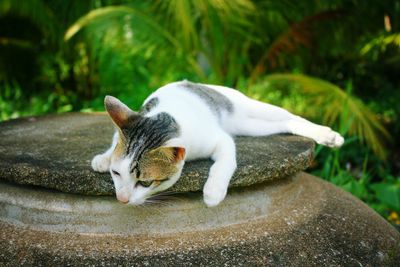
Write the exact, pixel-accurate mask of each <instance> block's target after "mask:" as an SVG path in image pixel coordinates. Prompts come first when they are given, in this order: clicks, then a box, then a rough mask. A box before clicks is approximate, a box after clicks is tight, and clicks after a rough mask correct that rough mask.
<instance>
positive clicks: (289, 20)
mask: <svg viewBox="0 0 400 267" xmlns="http://www.w3.org/2000/svg"><path fill="white" fill-rule="evenodd" d="M399 22H400V2H399V1H398V0H396V1H381V2H379V3H370V2H366V1H359V0H346V1H341V0H338V1H314V0H304V1H254V0H236V1H231V0H209V1H184V0H170V1H134V0H88V1H62V0H24V1H15V0H2V1H0V24H1V27H0V120H7V119H10V118H16V117H19V116H26V115H35V114H44V113H50V112H67V111H95V110H103V109H104V108H103V98H104V95H106V94H111V95H114V96H117V97H119V98H121V99H122V100H123V101H124V102H126V103H127V104H128V105H129V106H131V107H132V108H134V109H137V108H139V106H140V105H141V103H142V102H143V100H144V99H145V98H146V97H147V96H148V95H149V94H150V93H151V92H152V91H153V90H155V89H156V88H157V87H159V86H161V85H163V84H165V83H167V82H171V81H176V80H180V79H189V80H193V81H195V82H197V81H198V82H203V83H217V84H223V85H227V86H232V87H237V88H239V89H241V90H242V91H243V92H245V93H246V94H248V95H250V96H252V97H255V98H257V99H260V100H264V101H268V102H270V103H272V104H275V105H279V106H283V107H284V108H287V109H289V110H291V111H293V112H294V113H297V114H299V115H302V116H304V117H307V118H309V119H312V120H313V121H315V122H319V123H323V124H326V125H329V126H331V127H332V128H334V129H335V130H338V131H339V132H341V133H342V134H343V135H345V137H346V143H345V145H344V147H343V148H341V149H340V150H331V149H326V148H322V147H318V148H317V157H316V159H315V167H314V168H313V169H311V171H312V172H313V173H314V174H316V175H318V176H320V177H323V178H325V179H327V180H329V181H331V182H333V183H335V184H337V185H338V186H341V187H342V188H344V189H345V190H348V191H349V192H351V193H353V194H354V195H356V196H357V197H359V198H361V199H362V200H364V201H366V202H367V203H368V204H369V205H371V206H372V207H373V208H375V209H376V210H377V211H378V212H380V213H381V214H382V215H384V216H387V215H388V214H390V218H392V219H390V218H389V219H390V220H391V221H392V222H395V223H396V222H397V220H398V218H397V219H396V218H395V217H396V216H398V214H400V209H399V205H398V199H399V197H398V196H399V195H398V194H399V189H398V188H399V179H400V153H399V151H400V149H399V148H400V141H399V140H397V138H396V137H397V136H400V116H399V114H400V105H398V98H399V97H400V90H399V88H400V81H399V78H398V77H399V76H398V74H399V73H400V60H399V59H400V45H399V43H400V42H399V34H400V28H399V25H400V24H399ZM287 73H290V74H287ZM341 88H343V89H341ZM389 133H390V136H392V137H394V138H393V140H391V138H390V136H389ZM365 144H366V145H365ZM389 144H390V146H389ZM385 159H390V161H389V160H385ZM398 221H399V222H398V224H399V225H400V220H398Z"/></svg>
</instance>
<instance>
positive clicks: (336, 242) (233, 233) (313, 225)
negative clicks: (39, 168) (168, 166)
mask: <svg viewBox="0 0 400 267" xmlns="http://www.w3.org/2000/svg"><path fill="white" fill-rule="evenodd" d="M2 186H3V187H2ZM11 187H15V188H14V189H12V188H11ZM0 189H1V190H0V197H2V199H1V201H0V229H1V230H0V266H21V265H22V266H399V265H398V263H399V262H400V235H399V233H398V232H397V231H396V230H395V229H394V228H392V227H391V226H390V225H389V224H388V223H387V222H386V221H385V220H384V219H382V218H381V217H380V216H379V215H378V214H376V213H375V212H374V211H373V210H371V209H370V208H368V207H367V206H366V205H365V204H364V203H362V202H361V201H359V200H357V199H356V198H354V197H353V196H351V195H350V194H348V193H346V192H344V191H342V190H340V189H338V188H337V187H335V186H333V185H331V184H329V183H326V182H324V181H322V180H320V179H318V178H316V177H313V176H311V175H308V174H305V173H300V174H298V175H296V176H294V177H292V178H287V179H282V180H278V181H273V182H269V183H264V184H259V185H256V186H251V187H248V188H237V189H231V190H230V192H229V194H228V196H227V198H226V199H225V201H223V202H222V203H221V206H218V207H216V208H213V209H209V208H206V207H205V206H204V205H203V204H202V203H201V194H200V193H190V194H188V193H186V194H180V196H179V197H178V199H173V200H170V201H169V203H170V205H159V206H157V207H154V206H149V207H148V210H146V209H144V208H142V209H141V208H140V207H129V206H124V205H122V204H117V203H116V201H115V200H113V198H112V197H93V196H81V197H80V198H78V196H76V195H71V194H69V195H68V194H62V193H58V192H54V191H49V190H47V191H46V190H38V189H37V188H36V189H32V188H22V187H21V186H19V187H18V186H14V185H9V184H8V185H6V184H4V183H3V184H2V183H0ZM29 191H31V192H34V193H32V194H31V195H29ZM249 196H257V198H258V199H259V201H258V202H259V203H255V201H254V199H253V198H252V197H249ZM262 196H264V197H262ZM52 198H53V199H54V201H52V200H51V199H52ZM239 200H241V201H242V202H243V203H242V204H243V205H242V206H239V205H237V201H239ZM94 203H98V205H95V204H94ZM246 205H247V206H248V208H247V210H246ZM263 205H264V206H265V207H264V208H262V206H263ZM101 206H104V207H105V208H104V209H103V210H102V209H101ZM79 207H92V208H86V209H81V210H80V209H79ZM119 207H124V208H119ZM257 207H258V208H257ZM124 209H125V211H124V212H123V210H124ZM188 209H189V210H188ZM156 210H158V212H159V213H160V214H161V215H160V216H164V217H165V220H164V221H159V224H165V225H164V226H163V227H160V228H164V229H169V231H167V232H166V231H164V230H162V229H159V228H157V227H148V228H147V229H146V228H143V227H142V228H140V229H136V228H135V227H132V228H129V227H128V226H125V225H127V224H128V225H138V224H140V223H141V220H142V218H144V217H151V216H154V213H155V211H156ZM174 210H175V212H176V211H177V210H180V211H182V212H184V211H185V210H187V212H188V215H187V216H181V217H180V218H175V220H176V221H178V222H179V227H177V224H176V223H174V221H173V219H174V217H173V216H169V215H170V214H172V213H173V212H174ZM243 211H246V212H247V213H253V214H254V217H253V218H251V216H249V214H247V215H246V216H244V218H243V219H240V218H241V217H240V216H231V215H232V214H235V213H236V214H237V215H240V214H241V212H243ZM44 212H53V215H49V214H48V215H46V216H47V217H46V216H43V214H44ZM121 212H123V213H124V214H126V215H127V216H131V220H130V221H124V220H125V219H126V218H124V216H123V215H121V218H119V217H114V218H112V221H113V222H114V224H119V223H120V224H121V227H120V230H121V229H122V230H124V231H122V232H121V233H116V232H115V229H114V230H113V228H112V227H111V228H109V227H110V226H109V225H105V224H102V222H103V223H104V221H103V220H104V218H105V217H107V216H110V214H114V215H118V214H122V213H121ZM74 213H75V214H77V213H81V214H83V215H84V214H86V215H87V216H89V215H90V216H91V218H92V220H91V221H89V222H84V221H81V222H79V216H78V217H76V218H75V219H73V220H72V219H71V220H70V221H68V219H66V218H67V217H69V218H73V217H74ZM83 215H82V216H83ZM86 215H85V216H86ZM211 215H212V216H214V217H211ZM59 216H61V217H62V216H66V217H65V219H63V220H60V222H59V223H58V224H55V225H54V224H52V222H54V220H55V219H57V217H59ZM83 217H84V216H83ZM83 217H82V218H83ZM233 217H237V218H238V219H237V221H236V222H235V219H234V220H233V221H229V220H231V219H232V218H233ZM215 218H218V219H219V220H216V222H215V223H211V224H207V222H208V221H210V220H215ZM224 218H227V220H228V222H227V223H225V222H224ZM182 221H183V222H182ZM156 223H157V222H153V224H156ZM85 224H86V225H88V226H90V225H92V226H93V227H94V228H95V229H103V230H96V231H93V228H90V227H86V228H85V227H83V226H84V225H85ZM56 226H58V227H61V228H59V229H58V230H57V231H56V230H54V227H56ZM199 226H202V227H199ZM71 227H72V228H71ZM188 229H192V230H188Z"/></svg>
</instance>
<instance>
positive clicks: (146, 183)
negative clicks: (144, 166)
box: [138, 181, 153, 187]
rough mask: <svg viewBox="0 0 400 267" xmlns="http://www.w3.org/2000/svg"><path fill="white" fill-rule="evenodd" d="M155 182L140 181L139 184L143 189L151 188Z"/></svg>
mask: <svg viewBox="0 0 400 267" xmlns="http://www.w3.org/2000/svg"><path fill="white" fill-rule="evenodd" d="M152 183H153V181H138V184H140V185H141V186H143V187H149V186H150V185H151V184H152Z"/></svg>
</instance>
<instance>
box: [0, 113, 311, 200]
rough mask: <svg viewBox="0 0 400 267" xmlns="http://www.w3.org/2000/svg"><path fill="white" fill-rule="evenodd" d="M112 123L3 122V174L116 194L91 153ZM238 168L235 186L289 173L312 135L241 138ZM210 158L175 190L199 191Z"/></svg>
mask: <svg viewBox="0 0 400 267" xmlns="http://www.w3.org/2000/svg"><path fill="white" fill-rule="evenodd" d="M112 133H113V125H112V123H111V121H110V120H109V119H108V117H107V116H106V115H105V114H99V113H97V114H88V113H85V114H82V113H71V114H64V115H52V116H43V117H32V118H24V119H17V120H12V121H8V122H4V123H1V124H0V179H1V180H6V181H10V182H14V183H18V184H26V185H37V186H42V187H46V188H51V189H57V190H60V191H64V192H69V193H79V194H86V195H112V194H114V189H113V184H112V180H111V176H110V175H109V174H108V173H107V174H99V173H95V172H93V171H92V170H91V168H90V161H91V159H92V157H93V156H94V155H96V154H98V153H101V152H103V151H105V150H106V149H107V148H108V147H109V145H110V142H111V137H112ZM235 142H236V145H237V161H238V168H237V171H236V173H235V175H234V177H233V178H232V181H231V184H230V186H231V187H237V186H247V185H251V184H256V183H260V182H264V181H271V180H276V179H280V178H283V177H287V176H290V175H292V174H294V173H297V172H298V171H301V170H304V169H306V168H307V167H308V166H309V164H310V162H311V159H312V155H313V149H314V142H313V141H312V140H310V139H307V138H304V137H299V136H291V135H276V136H270V137H260V138H249V137H238V138H236V140H235ZM210 166H211V161H209V160H201V161H194V162H188V163H186V165H185V168H184V171H183V174H182V177H181V179H180V180H179V182H178V183H177V184H176V185H175V186H174V187H173V188H171V190H172V191H176V192H185V191H199V190H201V189H202V186H203V185H204V183H205V181H206V179H207V174H208V170H209V168H210Z"/></svg>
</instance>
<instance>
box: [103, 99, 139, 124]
mask: <svg viewBox="0 0 400 267" xmlns="http://www.w3.org/2000/svg"><path fill="white" fill-rule="evenodd" d="M104 106H105V108H106V110H107V112H108V114H109V115H110V117H111V119H112V120H113V121H114V123H115V124H116V125H117V126H118V127H119V128H122V127H123V126H124V125H126V123H127V122H128V120H130V119H132V118H134V117H137V116H139V114H138V113H136V112H134V111H133V110H131V109H130V108H129V107H128V106H127V105H125V104H124V103H122V102H121V101H120V100H118V99H117V98H115V97H113V96H109V95H108V96H106V97H105V98H104Z"/></svg>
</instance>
